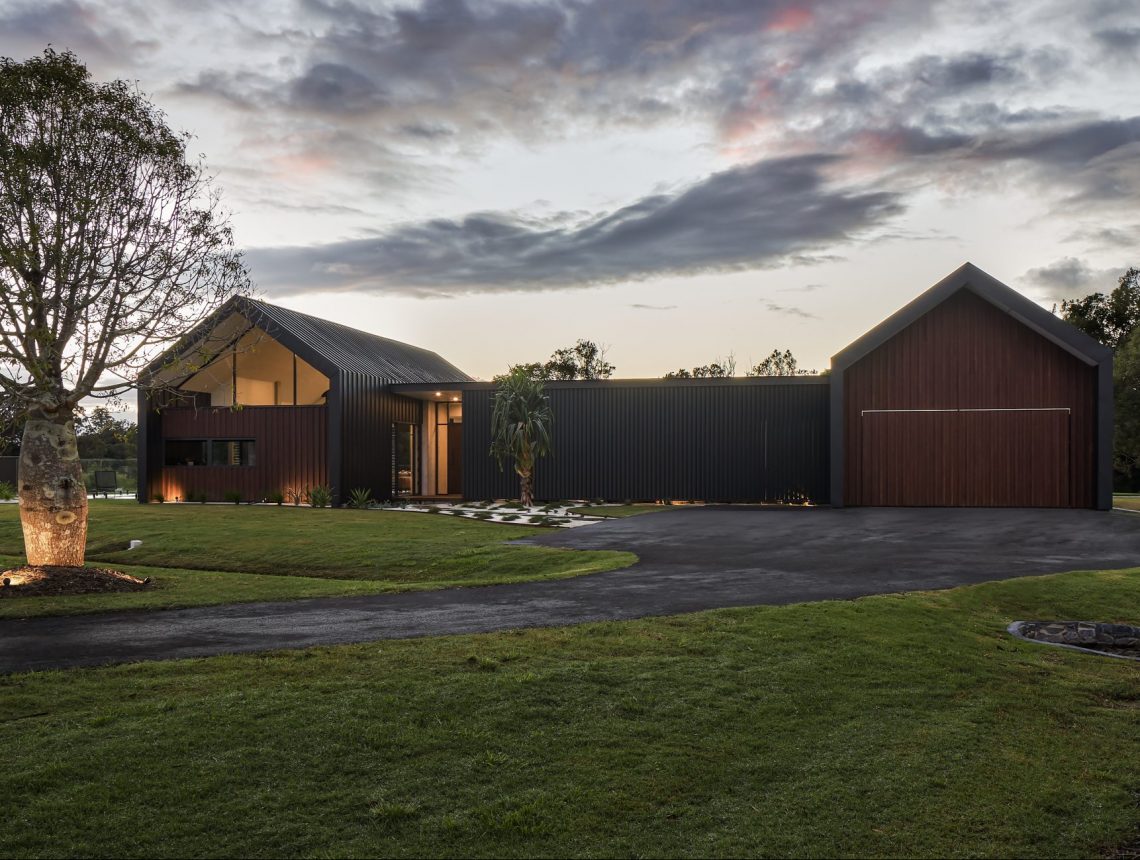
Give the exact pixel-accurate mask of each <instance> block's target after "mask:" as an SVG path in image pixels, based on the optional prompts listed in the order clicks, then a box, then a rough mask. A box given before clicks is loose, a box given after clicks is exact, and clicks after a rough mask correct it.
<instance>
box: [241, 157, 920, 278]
mask: <svg viewBox="0 0 1140 860" xmlns="http://www.w3.org/2000/svg"><path fill="white" fill-rule="evenodd" d="M840 166H841V164H840V160H839V159H837V158H835V157H833V156H826V155H813V156H801V157H798V158H788V159H777V160H772V161H765V162H760V163H757V164H753V165H749V166H747V167H740V168H734V169H731V170H726V171H723V172H720V173H716V174H713V175H712V176H710V177H708V178H707V179H705V180H704V181H702V182H699V183H696V184H695V185H692V186H690V187H688V188H685V189H683V190H680V191H678V192H675V193H673V194H657V195H653V196H650V197H645V198H643V199H641V200H638V201H636V202H634V203H632V204H630V205H628V206H624V207H622V208H620V209H617V210H615V211H612V212H608V213H603V214H598V215H595V216H593V217H590V218H588V219H585V220H583V221H579V222H576V223H573V224H569V225H567V224H565V223H563V222H564V219H558V221H557V222H554V223H551V222H537V221H526V220H522V219H520V218H519V217H517V216H512V215H505V214H500V213H482V214H476V215H470V216H468V217H467V218H464V219H462V220H460V221H451V220H444V219H438V220H433V221H427V222H422V223H414V224H407V225H404V226H402V227H398V228H396V229H394V230H391V231H389V232H387V233H385V234H383V235H381V236H379V237H377V238H371V239H359V240H353V241H346V242H337V243H333V244H330V245H325V246H321V247H301V248H296V247H294V248H267V249H255V250H252V251H250V252H249V255H248V259H249V262H250V267H251V271H252V273H253V276H254V278H255V279H256V280H257V282H258V283H259V284H260V285H261V286H262V287H264V288H265V289H267V290H268V291H269V292H271V293H286V292H297V291H301V290H306V289H326V290H329V289H331V290H343V289H362V290H374V291H378V292H393V293H395V292H401V293H410V294H416V295H447V294H454V293H460V292H466V291H470V290H473V289H484V290H486V289H489V290H504V289H510V290H535V289H552V288H559V287H571V286H579V285H584V284H598V283H610V282H616V281H625V280H636V279H641V278H646V277H650V276H652V275H665V274H669V275H677V274H692V273H696V272H717V271H731V270H737V269H744V268H755V267H761V266H767V265H774V264H777V263H779V262H781V261H783V260H786V259H787V258H788V257H789V256H791V255H803V254H805V253H810V252H811V251H813V250H815V249H818V248H823V247H832V246H835V245H837V244H841V243H843V242H846V241H849V240H850V239H851V238H852V237H853V236H854V235H855V234H857V233H860V232H862V231H864V230H866V229H867V228H869V227H873V226H876V225H878V224H881V223H882V222H884V221H885V220H886V219H888V218H890V217H891V216H894V215H897V214H899V213H900V212H902V210H903V207H902V205H901V203H900V202H899V200H898V198H897V196H896V195H895V194H892V193H890V192H887V191H875V190H867V189H863V188H845V187H841V186H837V185H834V184H832V183H830V182H829V181H828V180H827V177H826V173H827V171H828V170H829V169H834V168H839V167H840Z"/></svg>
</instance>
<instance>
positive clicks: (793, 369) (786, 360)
mask: <svg viewBox="0 0 1140 860" xmlns="http://www.w3.org/2000/svg"><path fill="white" fill-rule="evenodd" d="M815 374H816V372H815V371H814V370H803V369H801V368H800V367H799V364H798V363H797V362H796V357H795V356H794V355H792V351H791V350H790V349H785V350H784V351H783V352H780V350H778V349H774V350H772V354H771V355H769V356H768V357H767V358H766V359H764V360H763V361H762V362H760V363H759V364H757V365H753V367H752V369H751V370H749V371H748V373H746V374H745V376H815Z"/></svg>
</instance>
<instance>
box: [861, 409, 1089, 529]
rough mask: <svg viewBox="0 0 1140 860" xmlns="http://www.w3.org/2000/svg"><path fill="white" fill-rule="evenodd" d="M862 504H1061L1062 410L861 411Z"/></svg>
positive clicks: (1064, 465)
mask: <svg viewBox="0 0 1140 860" xmlns="http://www.w3.org/2000/svg"><path fill="white" fill-rule="evenodd" d="M861 421H862V425H863V426H862V430H863V432H862V434H861V435H862V437H863V450H862V462H861V464H860V465H861V469H860V471H861V472H862V475H861V477H862V483H863V498H862V502H863V504H865V505H916V506H953V507H958V506H977V507H1068V506H1069V505H1070V499H1069V410H1068V409H1016V410H1013V409H1009V410H1003V409H987V410H981V409H977V410H974V409H946V410H914V411H912V410H897V411H896V410H873V409H868V410H866V411H864V412H863V413H862V417H861Z"/></svg>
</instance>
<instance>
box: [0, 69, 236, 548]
mask: <svg viewBox="0 0 1140 860" xmlns="http://www.w3.org/2000/svg"><path fill="white" fill-rule="evenodd" d="M188 141H189V137H188V136H187V135H185V134H176V133H175V132H173V131H171V130H170V129H169V128H168V126H167V124H166V117H165V116H164V115H163V114H162V112H161V111H159V110H158V109H157V108H156V107H154V105H152V104H151V103H150V102H149V101H147V100H146V98H145V97H144V96H143V95H142V94H140V93H139V92H138V91H137V90H136V89H135V88H134V87H133V86H132V85H130V84H128V83H127V82H125V81H114V82H112V83H107V84H99V83H94V82H93V81H92V80H91V76H90V74H89V73H88V71H87V69H86V67H85V66H84V65H83V64H82V63H80V62H79V61H78V60H77V59H76V58H75V56H74V55H73V54H70V53H63V54H60V53H56V52H55V51H53V50H51V49H48V50H47V51H45V52H44V53H43V55H42V56H39V57H33V58H32V59H29V60H27V61H25V62H16V61H15V60H12V59H10V58H3V59H0V396H2V397H3V398H4V399H5V400H7V401H11V402H12V403H14V404H15V405H16V407H17V408H18V409H19V410H20V411H21V412H23V413H24V414H26V420H25V422H24V431H23V439H22V443H21V446H20V466H19V485H20V486H19V493H20V519H21V524H22V526H23V532H24V546H25V551H26V553H27V557H28V563H29V564H33V565H76V566H77V565H81V564H82V563H83V558H84V544H85V538H86V534H87V493H86V489H85V486H84V481H83V468H82V466H81V464H80V461H79V450H78V446H77V443H76V436H75V417H76V407H77V406H78V405H79V403H80V402H81V401H82V400H84V399H85V398H88V397H92V396H95V397H114V396H116V395H118V394H120V393H123V392H125V391H126V390H127V389H129V388H130V387H131V385H132V384H133V382H134V378H135V375H136V374H137V372H138V370H139V369H140V368H141V367H143V366H145V364H146V363H147V362H148V361H150V360H152V359H153V357H154V355H155V354H156V353H158V352H160V351H162V350H164V349H166V348H167V347H169V346H170V345H171V344H173V343H175V342H176V341H177V340H178V339H179V338H181V337H182V336H183V335H185V334H186V332H187V331H189V330H190V329H191V328H193V327H194V326H195V325H196V324H198V323H199V322H201V321H202V320H203V319H205V318H206V317H207V316H208V315H209V314H211V313H212V312H213V311H214V310H216V309H217V308H218V307H219V306H220V305H221V304H222V303H223V302H224V301H226V300H227V299H228V298H229V297H230V296H231V295H233V294H234V293H236V292H239V291H244V290H247V289H248V277H247V276H246V271H245V267H244V265H243V264H242V260H241V255H240V254H239V253H237V252H236V251H235V250H234V245H233V237H232V235H231V231H230V228H229V225H228V223H227V221H226V218H225V216H224V214H223V213H222V211H221V209H220V207H219V201H218V198H217V195H216V194H215V193H213V191H212V190H211V187H210V179H209V176H208V174H207V173H206V169H205V165H204V164H202V162H201V161H200V160H199V159H195V158H193V157H188V154H187V143H188Z"/></svg>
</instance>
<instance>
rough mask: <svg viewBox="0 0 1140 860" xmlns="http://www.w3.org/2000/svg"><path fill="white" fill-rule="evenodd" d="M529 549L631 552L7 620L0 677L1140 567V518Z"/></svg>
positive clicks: (660, 516)
mask: <svg viewBox="0 0 1140 860" xmlns="http://www.w3.org/2000/svg"><path fill="white" fill-rule="evenodd" d="M524 542H526V543H535V544H541V545H545V546H565V547H572V548H576V549H626V550H631V551H633V552H635V553H637V554H638V556H639V557H640V559H641V560H640V561H639V562H638V563H637V564H635V565H633V566H632V567H629V568H626V569H624V570H616V571H609V572H606V573H598V574H591V575H587V576H580V577H576V578H573V579H563V580H554V581H549V582H533V583H519V584H515V585H499V586H488V587H484V588H459V589H448V590H446V591H429V592H409V593H404V594H392V595H370V596H364V597H350V598H314V599H307V600H294V601H285V602H277V603H243V604H232V605H228V606H202V607H195V608H192V609H176V610H166V611H153V612H115V613H100V614H92V615H80V616H60V617H49V618H32V619H28V620H23V621H20V620H4V621H0V672H4V673H8V672H20V671H27V670H35V669H48V668H64V667H69V666H91V665H100V664H107V663H121V662H127V661H135V660H168V659H177V658H184V657H205V656H211V655H216V654H230V653H239V652H250V651H265V650H272V649H278V648H305V647H309V646H313V645H337V644H346V643H350V642H367V641H373V640H379V639H402V638H411V637H418V636H441V635H451V634H460V633H484V632H491V631H495V630H508V629H514V628H522V627H549V626H562V625H567V624H580V623H583V622H587V621H604V620H623V619H631V618H641V617H646V616H654V615H674V614H679V613H684V612H694V611H697V610H703V609H716V608H722V607H731V606H750V605H759V604H787V603H800V602H805V601H813V600H828V599H845V598H854V597H862V596H865V595H869V594H882V593H890V592H901V591H915V590H929V589H938V588H950V587H953V586H957V585H966V584H971V583H977V582H985V581H989V580H996V579H1009V578H1012V577H1016V576H1026V575H1033V574H1046V573H1060V572H1063V571H1069V570H1089V569H1101V568H1104V569H1109V568H1124V567H1135V566H1140V519H1138V518H1136V517H1133V516H1128V515H1127V514H1123V513H1118V512H1115V511H1111V512H1107V513H1105V512H1098V511H1068V510H993V509H990V510H968V509H916V508H848V509H841V510H831V509H826V508H825V509H780V508H759V507H738V506H733V507H712V506H710V507H703V508H701V507H694V508H678V509H677V510H673V511H666V512H661V513H651V514H645V515H643V516H636V517H629V518H627V519H620V520H617V519H615V520H612V521H609V522H605V523H599V524H598V525H594V526H590V527H589V528H585V529H574V530H572V531H557V532H552V533H551V534H549V535H542V536H540V537H537V538H529V539H527V540H525V541H524Z"/></svg>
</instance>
